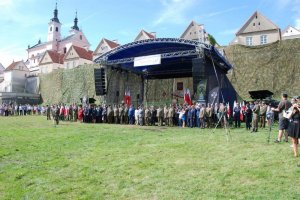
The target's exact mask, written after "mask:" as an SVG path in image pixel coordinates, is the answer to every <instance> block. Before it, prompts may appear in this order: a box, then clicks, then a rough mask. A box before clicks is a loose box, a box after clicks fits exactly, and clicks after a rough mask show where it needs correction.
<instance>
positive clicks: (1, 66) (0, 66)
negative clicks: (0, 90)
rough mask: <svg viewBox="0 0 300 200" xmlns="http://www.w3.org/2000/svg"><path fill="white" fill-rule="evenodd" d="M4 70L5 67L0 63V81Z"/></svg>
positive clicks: (2, 78)
mask: <svg viewBox="0 0 300 200" xmlns="http://www.w3.org/2000/svg"><path fill="white" fill-rule="evenodd" d="M4 70H5V68H4V67H3V65H2V64H1V63H0V83H1V82H2V81H3V80H4Z"/></svg>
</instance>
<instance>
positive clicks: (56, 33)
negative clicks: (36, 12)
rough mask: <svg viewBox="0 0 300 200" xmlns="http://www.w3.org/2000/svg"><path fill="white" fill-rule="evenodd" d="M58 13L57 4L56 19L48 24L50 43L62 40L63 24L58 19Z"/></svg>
mask: <svg viewBox="0 0 300 200" xmlns="http://www.w3.org/2000/svg"><path fill="white" fill-rule="evenodd" d="M57 15H58V11H57V3H56V5H55V9H54V17H53V18H52V19H51V20H50V22H49V24H48V39H47V41H48V42H57V41H59V40H60V39H61V34H60V29H61V23H60V22H59V19H58V17H57Z"/></svg>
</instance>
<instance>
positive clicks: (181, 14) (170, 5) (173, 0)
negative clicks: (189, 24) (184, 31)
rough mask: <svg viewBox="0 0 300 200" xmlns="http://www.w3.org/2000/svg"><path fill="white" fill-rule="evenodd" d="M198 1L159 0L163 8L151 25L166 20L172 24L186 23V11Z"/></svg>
mask: <svg viewBox="0 0 300 200" xmlns="http://www.w3.org/2000/svg"><path fill="white" fill-rule="evenodd" d="M198 2H199V1H197V0H161V4H162V6H163V7H164V8H163V11H162V12H161V13H160V15H159V17H158V18H157V19H156V20H155V21H154V23H153V25H154V26H157V25H159V24H163V23H166V22H168V23H173V24H183V23H186V13H187V12H188V11H189V9H191V8H192V7H193V6H194V5H195V4H196V3H198Z"/></svg>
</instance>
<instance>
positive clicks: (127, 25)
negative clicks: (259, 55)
mask: <svg viewBox="0 0 300 200" xmlns="http://www.w3.org/2000/svg"><path fill="white" fill-rule="evenodd" d="M55 2H56V1H55V0H0V8H1V12H0V27H1V28H0V63H2V64H3V65H4V66H5V67H7V66H8V65H9V64H10V63H11V62H12V61H13V59H14V60H15V61H16V60H20V59H24V60H26V58H27V53H26V48H27V46H28V45H33V44H35V43H37V41H38V40H39V39H41V40H42V42H43V41H46V39H47V27H48V22H49V20H50V18H52V16H53V10H54V7H55ZM57 2H58V12H59V13H58V17H59V20H60V22H61V23H62V24H63V26H62V35H63V36H67V35H68V31H69V29H70V27H71V26H72V24H73V20H74V16H75V11H76V10H77V11H78V18H79V27H80V28H82V29H83V31H84V33H85V35H86V37H87V38H88V40H89V42H90V43H91V45H92V46H91V50H95V48H96V46H97V44H98V43H99V41H100V39H101V38H103V37H105V38H108V39H111V40H113V39H118V41H119V42H120V43H121V44H126V43H128V42H131V41H133V40H134V38H135V37H136V36H137V34H138V33H139V31H140V30H141V29H145V30H146V31H148V32H156V33H157V37H180V35H181V34H182V33H183V32H184V30H185V29H186V27H187V26H188V25H189V23H190V22H191V21H192V20H195V21H196V22H198V23H199V24H204V26H205V28H206V31H207V32H208V33H210V34H212V35H213V36H214V37H215V38H216V40H217V42H218V43H219V44H221V45H227V44H228V43H229V42H230V41H231V40H232V39H233V38H234V35H235V33H236V31H237V30H238V29H239V28H240V27H241V26H242V25H243V24H244V23H245V22H246V20H247V19H248V18H249V17H250V16H251V15H252V14H253V12H254V11H256V10H258V11H260V12H261V13H262V14H263V15H264V16H266V17H267V18H269V19H270V20H272V21H273V22H274V23H275V24H276V25H278V26H279V27H280V28H281V29H285V28H286V27H287V26H288V25H292V26H295V27H297V28H300V0H226V1H225V0H85V1H82V0H57Z"/></svg>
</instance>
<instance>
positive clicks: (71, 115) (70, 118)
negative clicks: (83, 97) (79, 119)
mask: <svg viewBox="0 0 300 200" xmlns="http://www.w3.org/2000/svg"><path fill="white" fill-rule="evenodd" d="M73 112H74V110H73V106H72V105H70V106H69V120H70V121H71V122H72V121H73V120H74V119H73V116H74V115H73Z"/></svg>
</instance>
